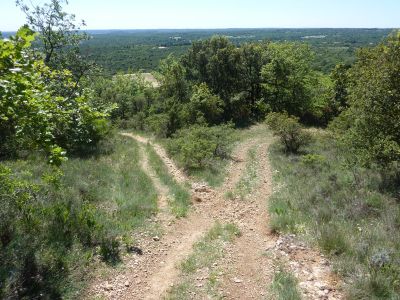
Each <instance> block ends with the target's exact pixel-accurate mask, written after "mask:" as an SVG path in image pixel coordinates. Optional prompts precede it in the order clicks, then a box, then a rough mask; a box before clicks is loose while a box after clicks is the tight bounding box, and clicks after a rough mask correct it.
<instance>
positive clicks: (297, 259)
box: [86, 125, 342, 299]
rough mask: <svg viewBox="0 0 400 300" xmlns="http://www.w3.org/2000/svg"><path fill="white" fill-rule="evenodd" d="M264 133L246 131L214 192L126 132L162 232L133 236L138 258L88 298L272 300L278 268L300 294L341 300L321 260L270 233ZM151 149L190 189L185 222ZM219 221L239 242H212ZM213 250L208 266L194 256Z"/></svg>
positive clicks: (98, 282) (100, 281) (96, 283)
mask: <svg viewBox="0 0 400 300" xmlns="http://www.w3.org/2000/svg"><path fill="white" fill-rule="evenodd" d="M267 132H268V131H267V130H266V128H265V127H264V125H257V126H253V127H251V128H250V129H248V130H246V132H245V134H244V135H243V136H245V137H246V138H243V139H242V141H241V142H240V143H239V144H238V145H237V146H236V148H235V150H234V153H233V158H234V159H232V161H231V162H230V165H229V166H228V172H227V176H226V178H225V181H224V183H223V184H222V186H220V187H218V188H214V189H213V188H210V187H208V186H207V185H206V184H203V183H198V182H194V181H193V179H192V178H189V177H188V176H186V174H185V173H184V172H183V171H182V170H180V169H179V168H178V167H177V166H176V165H175V164H174V162H173V161H172V160H171V159H170V158H169V157H168V155H167V153H166V152H165V150H164V149H163V148H162V147H161V146H160V145H158V144H156V143H154V142H152V141H151V140H150V139H148V138H145V137H142V136H139V135H134V134H130V133H124V134H123V135H124V136H125V137H126V138H132V139H135V140H136V141H137V142H138V143H139V144H140V147H141V155H142V165H141V167H142V168H143V170H144V171H145V172H148V174H149V175H150V177H151V178H152V180H153V182H154V185H155V187H156V189H157V192H158V194H159V208H160V213H159V216H158V217H157V220H156V221H157V223H158V225H159V226H160V228H161V231H162V234H161V235H160V236H154V235H153V234H150V233H148V232H144V233H137V234H135V236H134V240H135V242H136V246H137V247H139V248H140V249H142V251H143V254H142V255H135V254H131V255H129V256H127V257H126V258H124V260H123V266H124V267H123V268H120V269H116V270H114V271H112V274H109V275H107V276H99V277H98V278H95V280H93V282H92V284H91V285H90V287H89V289H88V291H87V293H86V297H87V298H96V299H97V298H106V299H165V298H167V299H205V298H216V299H219V298H225V299H271V298H273V295H272V294H271V293H272V292H271V289H270V288H269V287H270V286H271V282H272V281H273V278H274V274H276V272H278V271H279V270H280V269H281V268H282V266H283V268H285V269H286V270H288V271H289V272H291V273H293V274H294V275H295V277H296V278H297V280H298V282H299V290H300V292H301V294H302V297H304V298H306V299H341V298H342V296H341V293H340V291H339V289H338V287H339V282H338V280H337V279H336V278H335V277H334V276H333V275H332V272H331V270H330V266H329V262H328V261H327V260H326V259H325V258H324V257H323V255H321V254H320V253H319V252H318V251H316V250H313V249H310V248H309V247H307V246H306V245H304V244H302V243H301V242H299V241H298V240H297V239H296V237H294V236H290V235H289V236H278V235H276V234H272V233H271V232H270V231H269V230H268V213H267V203H268V197H269V195H270V194H271V193H273V190H274V188H273V182H272V173H273V171H272V170H271V167H270V164H269V161H268V147H269V145H270V144H271V142H272V141H273V138H272V136H271V135H269V134H267ZM148 144H150V145H151V147H153V149H154V150H155V152H156V153H157V154H158V156H159V157H160V158H161V159H162V161H163V162H164V164H165V165H166V167H167V169H168V171H169V173H170V174H171V176H173V177H174V179H175V181H176V182H178V183H180V184H186V185H189V186H190V187H191V197H192V202H193V203H192V207H191V208H190V211H189V213H188V215H187V217H185V218H175V217H174V216H172V215H171V213H170V212H169V210H168V197H169V193H168V187H166V186H165V185H163V184H162V182H161V181H160V180H159V179H158V178H157V176H156V174H155V173H154V171H153V170H152V169H151V166H150V165H149V161H148V158H147V156H146V146H148ZM216 224H217V227H218V226H219V225H218V224H222V225H221V226H219V227H218V228H231V227H229V226H234V228H237V229H238V232H236V234H235V236H236V237H234V238H233V239H231V240H227V241H225V240H224V241H221V242H218V243H217V242H216V240H217V239H218V238H220V236H219V235H218V236H216V237H213V238H210V236H212V232H213V230H214V229H215V226H216ZM223 226H227V227H223ZM213 228H214V229H213ZM232 228H233V227H232ZM210 232H211V235H210ZM221 232H222V231H221ZM218 234H222V233H218ZM207 242H210V243H213V244H212V247H211V246H210V247H208V248H207V245H206V243H207ZM212 253H214V254H215V255H213V258H212V259H211V258H210V259H209V260H208V263H207V265H202V264H201V263H200V264H196V259H197V260H199V261H204V259H205V258H206V257H204V256H207V255H210V256H211V255H212ZM196 255H197V256H196ZM199 255H200V256H199ZM188 264H189V265H188ZM185 268H186V271H185ZM187 269H190V270H189V271H188V270H187ZM104 277H106V278H104Z"/></svg>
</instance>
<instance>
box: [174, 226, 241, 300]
mask: <svg viewBox="0 0 400 300" xmlns="http://www.w3.org/2000/svg"><path fill="white" fill-rule="evenodd" d="M239 234H240V232H239V229H238V228H237V227H236V225H234V224H226V225H221V224H219V223H216V224H215V225H214V226H213V228H212V229H211V230H210V231H209V232H208V233H207V234H206V236H205V237H204V238H203V239H202V240H201V241H199V242H198V243H196V244H195V245H194V251H193V253H192V254H191V255H190V256H189V257H188V258H187V259H186V260H185V261H184V262H183V263H182V264H181V270H182V275H181V278H180V281H179V283H178V284H177V285H176V286H174V287H173V288H172V289H171V290H170V291H169V295H168V297H167V299H171V300H172V299H190V298H192V297H193V295H194V293H196V298H202V297H203V298H204V299H208V298H209V297H212V298H219V297H220V295H219V293H218V290H217V288H218V274H219V272H220V270H218V266H216V264H215V262H216V261H217V260H218V259H220V258H221V257H222V256H223V255H224V246H225V245H226V243H229V242H232V241H233V239H234V238H235V236H238V235H239ZM199 276H202V277H201V278H199ZM199 279H201V280H199Z"/></svg>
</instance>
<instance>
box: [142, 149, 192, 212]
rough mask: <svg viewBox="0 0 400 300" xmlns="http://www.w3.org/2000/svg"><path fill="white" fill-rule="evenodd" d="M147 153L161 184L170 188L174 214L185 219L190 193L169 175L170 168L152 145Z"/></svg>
mask: <svg viewBox="0 0 400 300" xmlns="http://www.w3.org/2000/svg"><path fill="white" fill-rule="evenodd" d="M146 151H147V154H148V156H149V164H150V166H151V167H152V168H153V169H154V171H155V172H156V174H157V176H158V177H159V178H160V180H161V182H162V183H164V184H165V185H166V186H168V189H169V192H170V196H171V197H172V199H171V201H170V203H169V204H170V206H171V211H172V213H173V214H174V215H175V216H177V217H185V216H186V215H187V212H188V210H189V207H190V193H189V191H188V190H187V189H186V188H185V187H183V186H182V185H180V184H179V183H178V182H176V180H175V179H174V178H173V177H172V176H171V175H170V174H169V172H168V168H167V167H166V166H165V164H164V162H163V161H162V159H161V158H160V157H159V156H158V155H157V153H156V151H155V150H154V149H153V147H152V146H151V145H147V147H146Z"/></svg>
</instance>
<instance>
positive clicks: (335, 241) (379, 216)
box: [269, 132, 400, 299]
mask: <svg viewBox="0 0 400 300" xmlns="http://www.w3.org/2000/svg"><path fill="white" fill-rule="evenodd" d="M313 140H314V141H313V142H312V143H311V144H310V145H308V146H307V147H305V148H304V151H305V152H304V153H303V155H286V154H284V153H282V151H281V147H280V146H279V145H278V144H275V145H273V146H272V147H271V150H270V161H271V164H272V166H273V167H274V169H276V171H275V172H274V173H275V175H274V180H275V186H276V188H275V192H274V193H273V194H272V195H271V197H270V198H269V211H270V214H271V221H270V226H271V228H272V229H273V230H275V231H279V232H293V233H296V234H302V235H304V237H305V238H307V239H309V240H311V241H314V242H315V243H316V244H317V245H318V246H319V247H320V248H321V249H322V250H323V251H324V252H325V253H326V254H328V255H330V257H331V259H332V261H333V262H334V268H335V270H336V271H337V272H338V273H339V274H340V275H342V276H344V277H345V278H346V279H347V280H346V282H349V284H348V287H347V293H348V297H349V298H350V299H366V298H368V299H396V298H398V297H400V280H399V278H400V263H399V261H400V230H399V229H400V208H399V203H398V200H396V196H395V195H396V193H393V184H388V182H392V181H390V180H388V179H387V177H388V174H389V170H388V172H387V174H386V175H385V176H382V175H381V173H379V172H378V171H376V170H374V169H369V170H367V169H363V168H352V169H350V168H348V167H346V161H345V159H344V155H343V153H340V152H339V150H337V149H336V147H334V144H333V140H332V139H331V138H330V136H329V135H328V134H326V133H324V132H316V133H314V139H313ZM387 186H390V187H391V189H388V188H387ZM396 192H397V193H398V186H397V190H396ZM397 195H398V194H397ZM397 197H398V196H397ZM366 295H368V296H367V297H366Z"/></svg>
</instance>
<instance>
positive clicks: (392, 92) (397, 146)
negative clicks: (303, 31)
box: [335, 32, 400, 167]
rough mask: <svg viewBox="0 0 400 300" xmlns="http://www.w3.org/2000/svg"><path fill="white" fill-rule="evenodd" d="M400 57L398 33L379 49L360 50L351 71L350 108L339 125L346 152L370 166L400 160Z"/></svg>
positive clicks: (383, 164)
mask: <svg viewBox="0 0 400 300" xmlns="http://www.w3.org/2000/svg"><path fill="white" fill-rule="evenodd" d="M399 57H400V32H397V33H394V34H392V35H391V36H390V37H389V38H388V39H387V41H386V42H384V43H382V44H380V45H378V46H377V47H375V48H371V49H362V50H360V51H359V53H358V60H357V62H356V63H355V64H354V66H353V67H352V68H351V70H350V71H349V76H350V82H351V84H350V86H349V88H348V92H349V95H348V105H349V108H348V109H347V110H345V111H344V112H342V114H341V115H340V116H339V118H338V119H337V120H335V123H336V124H335V125H336V128H339V134H340V135H339V138H340V139H341V140H342V142H343V143H344V145H345V147H346V149H347V150H348V151H351V152H352V153H353V154H354V157H355V158H356V160H357V161H359V162H361V163H363V164H364V165H367V166H368V165H371V164H373V163H378V164H379V165H381V166H383V167H387V166H389V165H390V164H392V163H395V162H398V161H399V160H400V76H399V74H400V60H399ZM340 129H341V130H340Z"/></svg>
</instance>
